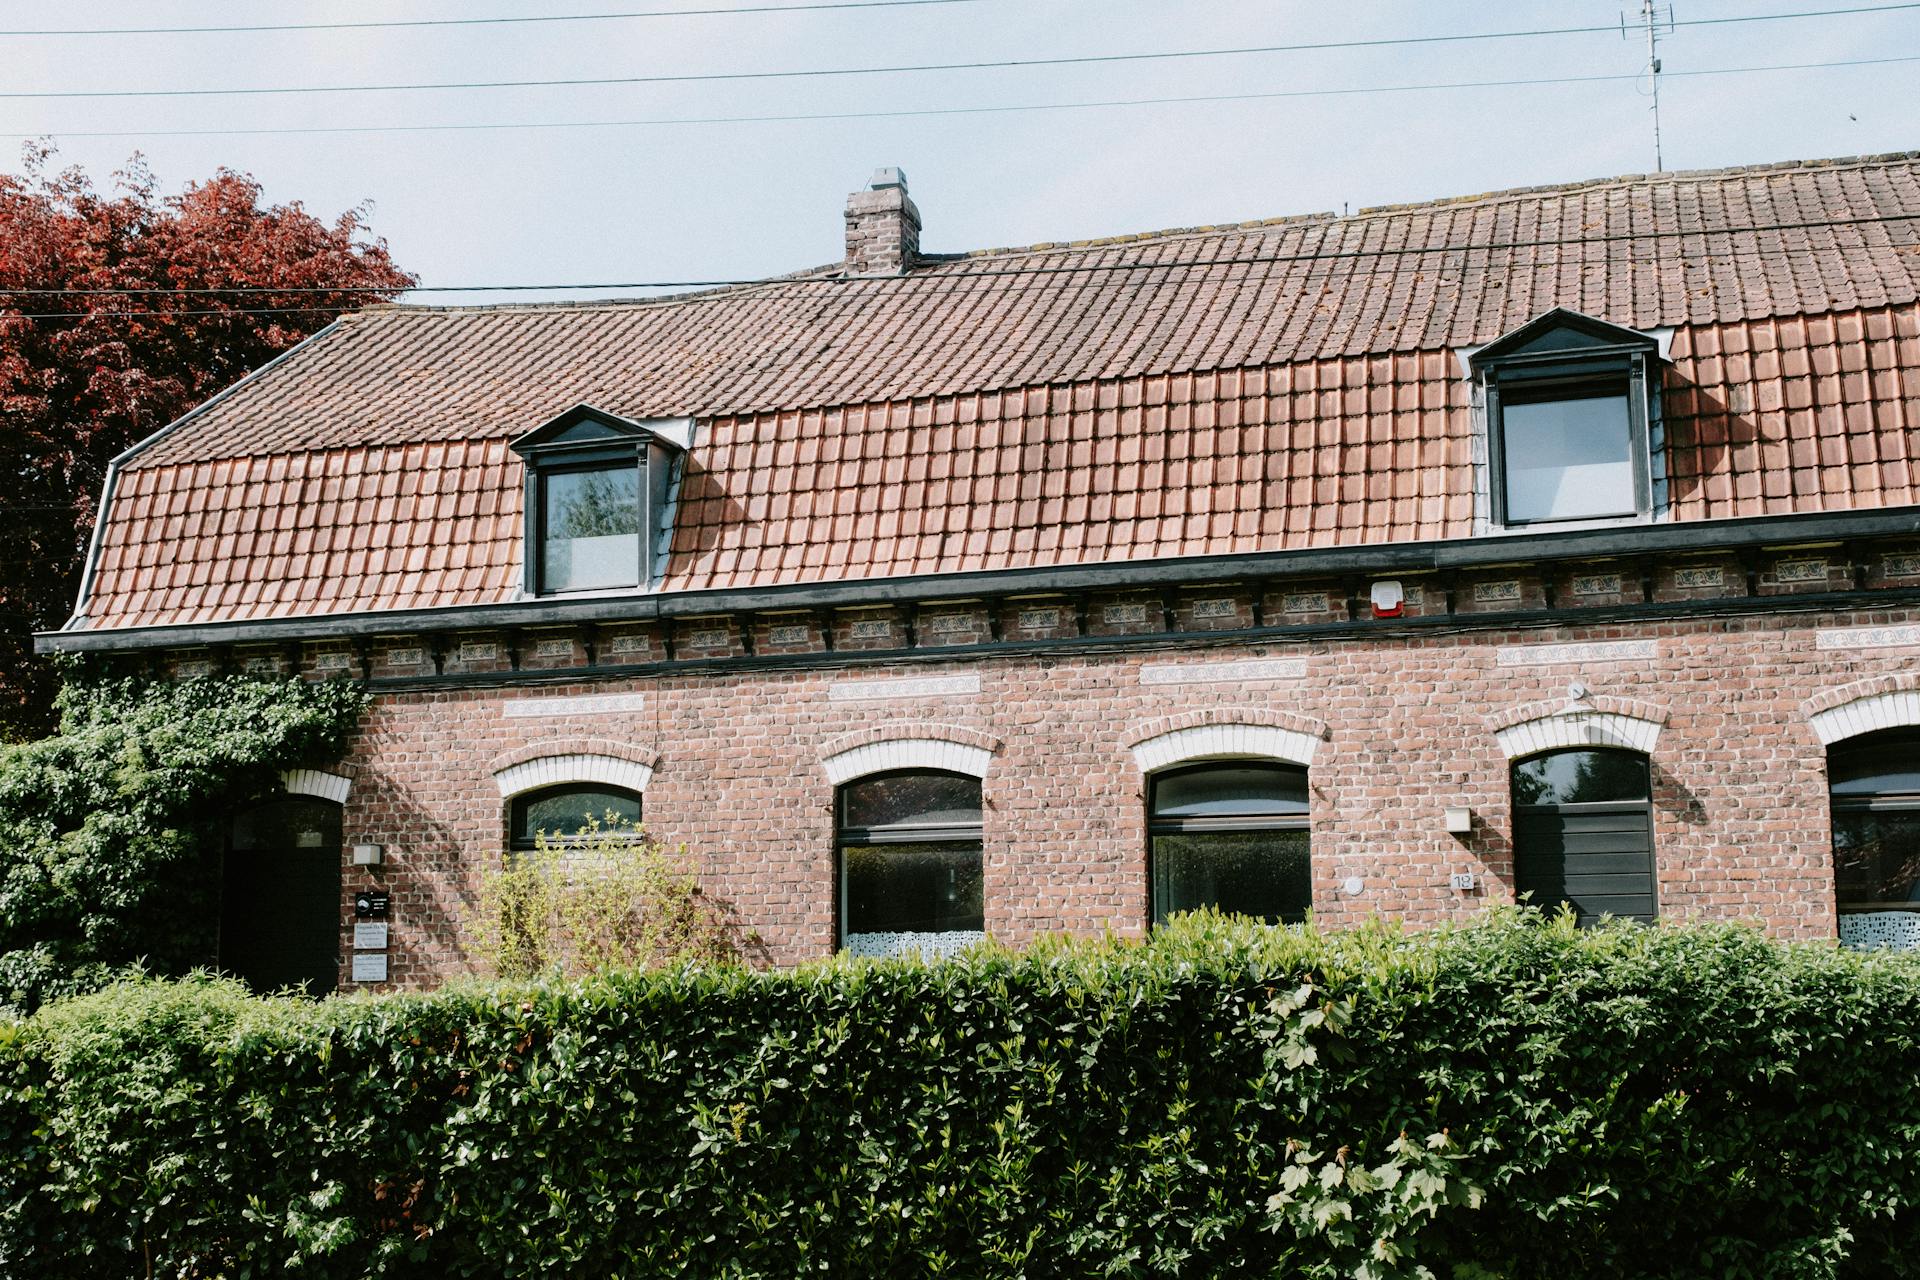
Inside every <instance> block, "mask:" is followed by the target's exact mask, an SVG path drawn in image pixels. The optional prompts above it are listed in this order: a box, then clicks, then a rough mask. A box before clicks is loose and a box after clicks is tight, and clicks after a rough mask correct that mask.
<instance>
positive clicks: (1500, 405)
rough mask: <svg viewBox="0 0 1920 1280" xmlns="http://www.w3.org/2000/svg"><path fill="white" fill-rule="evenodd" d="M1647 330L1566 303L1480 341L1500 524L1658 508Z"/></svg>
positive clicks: (1479, 369) (1652, 357)
mask: <svg viewBox="0 0 1920 1280" xmlns="http://www.w3.org/2000/svg"><path fill="white" fill-rule="evenodd" d="M1658 359H1659V346H1658V342H1657V340H1656V339H1655V338H1654V337H1653V336H1652V335H1650V334H1645V333H1640V332H1638V331H1637V330H1633V329H1625V328H1622V327H1620V326H1619V325H1615V324H1609V323H1607V322H1606V321H1604V320H1596V319H1594V318H1593V317H1591V316H1583V315H1581V314H1579V313H1578V312H1575V311H1567V310H1564V309H1561V310H1555V311H1550V312H1548V313H1547V314H1545V315H1543V316H1541V317H1540V318H1538V319H1537V320H1533V321H1531V322H1530V323H1528V324H1526V325H1524V326H1522V327H1521V328H1519V329H1516V330H1514V331H1513V332H1512V333H1510V334H1507V335H1506V336H1505V337H1503V338H1500V339H1498V340H1497V341H1495V342H1493V343H1491V344H1489V345H1488V346H1485V347H1482V348H1480V350H1479V351H1477V352H1475V353H1474V354H1473V357H1472V360H1471V365H1472V368H1473V372H1474V376H1475V377H1476V378H1477V379H1478V380H1479V382H1480V386H1481V389H1482V392H1483V399H1484V403H1485V405H1486V428H1487V463H1488V465H1487V476H1488V485H1487V497H1488V499H1489V508H1490V513H1491V516H1492V523H1493V524H1494V525H1496V526H1502V527H1512V526H1520V525H1546V524H1555V523H1563V522H1574V521H1608V520H1632V519H1639V518H1644V517H1646V516H1648V515H1649V514H1651V512H1652V510H1653V484H1652V468H1651V465H1650V457H1649V455H1650V436H1649V420H1650V416H1651V411H1650V406H1649V402H1648V386H1649V373H1648V368H1649V366H1650V365H1651V364H1652V363H1653V362H1655V361H1657V360H1658Z"/></svg>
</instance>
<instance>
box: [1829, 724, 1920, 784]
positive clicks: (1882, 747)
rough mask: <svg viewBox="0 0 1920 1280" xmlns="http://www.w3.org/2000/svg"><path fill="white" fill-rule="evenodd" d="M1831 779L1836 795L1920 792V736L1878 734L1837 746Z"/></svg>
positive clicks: (1900, 732) (1830, 767)
mask: <svg viewBox="0 0 1920 1280" xmlns="http://www.w3.org/2000/svg"><path fill="white" fill-rule="evenodd" d="M1827 777H1828V779H1829V782H1830V784H1831V786H1832V788H1833V794H1834V795H1836V796H1877V795H1889V794H1899V793H1902V792H1904V793H1908V794H1913V793H1920V736H1916V735H1914V734H1913V733H1910V732H1908V731H1906V730H1898V731H1895V732H1893V733H1876V734H1871V735H1869V736H1867V737H1864V738H1856V739H1853V740H1852V741H1850V742H1848V743H1847V744H1846V745H1845V746H1842V747H1835V748H1834V749H1833V751H1832V753H1831V754H1830V755H1829V756H1828V758H1827Z"/></svg>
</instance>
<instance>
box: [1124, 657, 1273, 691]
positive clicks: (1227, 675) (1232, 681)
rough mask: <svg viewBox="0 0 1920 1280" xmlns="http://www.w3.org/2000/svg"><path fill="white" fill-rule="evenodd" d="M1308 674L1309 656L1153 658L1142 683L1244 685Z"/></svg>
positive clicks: (1142, 672)
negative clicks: (1210, 658)
mask: <svg viewBox="0 0 1920 1280" xmlns="http://www.w3.org/2000/svg"><path fill="white" fill-rule="evenodd" d="M1306 674H1307V661H1306V659H1305V658H1232V659H1228V660H1226V661H1224V662H1221V661H1208V662H1201V661H1184V662H1149V663H1146V664H1144V665H1143V666H1141V668H1140V683H1141V684H1144V685H1167V684H1218V685H1234V686H1238V685H1242V684H1248V683H1258V682H1260V681H1265V680H1298V679H1300V678H1302V677H1303V676H1305V675H1306Z"/></svg>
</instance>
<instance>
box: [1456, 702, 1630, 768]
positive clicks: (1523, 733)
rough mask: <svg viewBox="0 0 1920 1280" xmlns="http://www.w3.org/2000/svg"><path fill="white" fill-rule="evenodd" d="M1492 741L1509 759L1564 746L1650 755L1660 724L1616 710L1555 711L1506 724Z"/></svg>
mask: <svg viewBox="0 0 1920 1280" xmlns="http://www.w3.org/2000/svg"><path fill="white" fill-rule="evenodd" d="M1494 740H1495V741H1496V742H1498V743H1499V744H1500V750H1501V751H1502V752H1504V753H1505V754H1506V757H1507V759H1509V760H1518V759H1520V758H1522V757H1523V756H1536V755H1539V754H1540V753H1541V752H1543V751H1559V750H1563V749H1565V748H1567V747H1624V748H1626V749H1628V750H1630V751H1639V752H1643V753H1645V754H1647V755H1652V754H1653V748H1654V744H1655V743H1657V742H1659V741H1660V722H1659V721H1657V720H1646V719H1642V718H1641V717H1639V716H1631V715H1624V714H1621V713H1620V712H1617V711H1585V710H1578V711H1556V712H1553V713H1552V714H1550V715H1544V716H1537V717H1535V718H1534V719H1532V720H1523V721H1521V722H1520V723H1519V724H1515V725H1509V726H1507V727H1506V728H1504V729H1502V730H1500V731H1499V732H1498V733H1496V734H1494Z"/></svg>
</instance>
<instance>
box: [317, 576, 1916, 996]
mask: <svg viewBox="0 0 1920 1280" xmlns="http://www.w3.org/2000/svg"><path fill="white" fill-rule="evenodd" d="M1915 617H1920V611H1915V613H1914V614H1911V615H1903V614H1901V613H1899V612H1890V611H1885V610H1882V611H1876V612H1871V613H1868V612H1861V613H1858V614H1852V615H1842V616H1834V615H1813V616H1809V615H1791V614H1788V615H1778V616H1755V617H1746V618H1729V619H1718V620H1714V619H1695V620H1685V621H1673V622H1667V623H1652V624H1644V623H1643V624H1634V625H1631V626H1625V625H1605V626H1602V625H1584V626H1575V625H1567V626H1559V627H1555V628H1551V629H1546V630H1535V631H1505V632H1481V633H1477V634H1458V635H1444V636H1443V635H1423V636H1414V637H1407V636H1399V637H1390V636H1383V637H1380V638H1367V639H1359V640H1340V641H1337V642H1315V643H1297V644H1273V643H1268V644H1257V645H1256V644H1245V643H1236V644H1231V645H1228V646H1225V647H1219V648H1200V647H1197V646H1196V645H1195V644H1194V643H1193V642H1192V641H1191V640H1189V641H1185V642H1176V641H1169V643H1168V644H1167V645H1166V646H1165V647H1161V648H1154V649H1135V650H1130V651H1128V652H1126V653H1118V652H1116V653H1111V654H1092V655H1088V654H1076V655H1072V656H1039V655H1035V654H999V655H993V656H990V657H979V658H972V659H968V660H959V659H956V660H952V661H944V662H942V661H934V662H914V663H910V664H908V663H895V664H890V665H880V664H873V663H869V664H866V665H853V666H847V667H840V668H825V669H808V670H791V671H767V670H755V671H725V670H709V671H704V672H689V673H684V674H682V673H675V674H673V675H671V676H667V677H660V678H650V679H629V680H621V681H614V682H605V681H600V682H592V683H582V684H579V685H575V686H561V687H554V686H547V687H541V688H493V689H486V690H477V691H460V692H425V691H423V692H389V693H383V694H382V695H381V696H380V697H379V699H378V702H377V705H376V707H375V709H374V711H373V712H372V713H371V715H370V716H369V718H368V719H367V721H366V723H365V726H364V729H363V731H362V732H361V734H360V735H359V738H358V740H357V742H356V745H355V746H354V748H353V750H352V753H351V755H350V757H349V760H348V761H347V762H346V764H345V765H344V766H343V770H344V771H348V772H351V773H353V775H354V783H353V789H352V792H351V794H350V796H349V798H348V801H347V810H346V838H347V841H348V843H349V844H351V843H354V842H361V841H371V842H377V843H380V844H383V845H385V846H386V849H387V857H388V865H387V867H386V868H385V869H384V870H383V871H382V872H381V873H380V875H379V876H377V877H376V876H373V875H370V874H369V873H367V872H366V871H364V870H361V869H355V868H349V869H348V876H347V878H348V882H349V890H351V889H352V888H356V887H364V886H367V885H369V884H373V883H384V884H385V885H386V886H387V887H389V888H391V889H392V891H393V895H394V919H393V930H392V947H393V950H392V965H393V976H394V979H395V981H396V982H397V983H399V984H402V985H407V984H420V983H424V982H430V981H432V980H434V979H436V978H439V977H442V976H446V975H449V974H452V973H455V972H458V971H461V970H462V969H463V968H464V967H465V963H466V962H465V960H464V957H463V952H462V949H461V944H460V937H461V932H462V921H463V917H464V913H466V912H467V911H469V910H470V909H471V905H472V897H473V892H474V886H475V883H476V875H477V872H478V871H479V869H480V868H481V867H483V866H485V865H487V864H488V863H489V862H490V861H491V860H493V859H497V858H498V857H499V856H500V849H501V847H502V845H503V843H504V820H505V819H504V808H505V806H504V804H503V802H502V800H501V799H500V797H499V794H498V791H497V788H496V786H495V783H494V781H493V778H492V769H491V765H492V764H493V763H496V762H498V761H499V759H500V758H501V757H502V756H503V755H505V754H506V753H509V752H513V751H517V750H520V749H522V748H524V747H526V746H527V744H529V743H532V742H536V741H539V740H543V739H552V740H555V741H556V742H558V743H559V744H561V745H560V747H559V748H558V749H560V750H569V749H577V748H578V747H579V744H580V743H581V742H582V741H584V740H586V739H601V740H611V741H615V742H621V743H630V744H632V745H633V746H635V747H638V748H642V749H644V750H649V751H655V752H657V753H658V756H657V762H656V769H655V772H654V773H653V775H652V779H651V784H650V785H649V787H648V789H647V791H646V796H645V805H646V816H647V822H648V825H649V826H650V828H651V829H652V831H653V832H654V833H655V834H656V835H658V836H659V837H661V838H663V839H666V840H668V841H672V842H685V843H686V844H687V845H688V846H689V848H690V849H691V850H692V851H693V852H694V853H695V854H696V855H697V856H698V858H699V859H700V863H701V866H702V868H703V872H704V876H705V880H706V883H707V885H708V887H709V889H710V891H711V892H713V893H714V894H716V895H718V896H719V897H721V898H723V899H725V900H727V901H729V902H731V903H732V904H733V906H734V907H735V909H736V910H737V911H738V913H739V917H740V919H741V921H742V923H743V924H745V925H747V926H750V927H752V928H755V929H757V930H758V931H759V932H760V933H761V934H762V935H764V937H765V939H766V941H767V942H768V944H769V946H770V948H771V953H772V955H773V957H774V959H775V960H777V961H779V962H782V963H787V962H794V961H799V960H803V959H807V958H809V957H814V956H822V955H826V954H828V953H829V952H830V951H831V950H832V948H833V946H834V913H833V909H834V866H833V838H832V837H833V815H832V801H833V788H832V786H831V784H830V783H829V781H828V779H827V776H826V772H825V770H824V769H823V767H822V764H821V755H822V750H823V747H825V746H826V745H827V744H829V743H831V742H832V741H833V740H834V739H837V738H841V737H843V736H844V735H846V734H848V733H849V732H850V731H853V730H858V729H861V728H863V727H866V726H872V725H884V724H893V723H900V724H909V723H915V722H921V723H929V722H930V723H936V724H940V725H950V726H959V727H962V728H965V729H971V730H975V731H978V732H979V733H982V734H985V735H990V736H991V738H994V739H998V740H999V741H1000V743H1001V744H1002V747H1001V749H1000V750H999V752H998V753H997V754H996V755H995V757H994V758H993V761H992V765H991V767H990V770H989V773H988V776H987V778H986V784H985V788H984V791H985V798H986V812H985V839H986V858H985V874H986V902H987V907H986V910H987V927H988V929H989V930H990V931H992V932H993V933H994V934H995V935H997V936H999V937H1001V938H1003V939H1005V940H1007V941H1009V942H1013V943H1020V942H1023V941H1025V940H1027V939H1030V938H1032V937H1033V936H1035V935H1036V934H1038V933H1043V932H1048V931H1054V930H1071V931H1076V932H1093V931H1098V930H1101V929H1104V928H1108V927H1111V928H1113V929H1114V930H1116V931H1118V932H1121V933H1137V932H1139V931H1141V930H1142V929H1143V928H1144V922H1145V920H1146V915H1147V878H1146V865H1145V861H1146V859H1145V848H1146V836H1145V822H1144V814H1143V798H1142V779H1141V776H1140V773H1139V770H1138V768H1137V767H1136V765H1135V762H1134V757H1133V755H1132V753H1131V751H1130V749H1129V746H1128V743H1129V742H1130V741H1132V740H1134V739H1136V738H1137V737H1138V736H1139V735H1138V732H1137V730H1138V729H1139V728H1140V727H1142V726H1144V725H1146V724H1147V722H1150V721H1152V720H1155V719H1157V718H1161V717H1166V716H1171V715H1177V714H1179V713H1182V712H1189V711H1196V710H1202V709H1207V708H1220V709H1233V708H1252V709H1260V710H1262V711H1266V712H1269V713H1271V712H1284V713H1288V714H1290V715H1291V716H1294V717H1308V718H1311V719H1313V720H1318V721H1321V722H1324V724H1325V726H1326V736H1325V738H1324V740H1323V741H1321V742H1319V744H1318V748H1317V756H1316V758H1315V760H1314V763H1313V767H1312V771H1311V786H1312V794H1313V814H1312V822H1313V862H1314V898H1315V908H1316V910H1317V912H1318V913H1319V915H1320V918H1321V919H1322V920H1323V921H1325V922H1327V923H1330V924H1335V925H1340V924H1347V923H1350V922H1352V921H1355V920H1358V919H1361V918H1363V917H1365V916H1367V915H1369V914H1371V913H1375V912H1379V913H1382V914H1386V915H1390V916H1395V917H1399V918H1403V919H1406V920H1408V921H1411V922H1415V923H1419V924H1427V923H1432V922H1436V921H1441V920H1446V919H1450V918H1457V917H1460V916H1463V915H1466V914H1470V913H1472V912H1473V911H1474V910H1476V909H1477V908H1478V907H1479V906H1480V905H1481V904H1482V903H1484V902H1487V901H1495V900H1503V899H1507V898H1510V897H1511V892H1512V891H1511V878H1510V877H1511V855H1510V848H1509V836H1508V833H1509V829H1510V827H1509V813H1508V799H1507V760H1506V758H1505V756H1504V755H1503V754H1502V752H1501V749H1500V747H1499V745H1498V744H1497V743H1496V741H1495V734H1494V728H1493V727H1492V726H1490V724H1489V721H1490V720H1497V719H1498V718H1499V717H1501V716H1503V715H1507V716H1510V715H1511V713H1512V712H1513V710H1514V709H1515V708H1518V707H1520V706H1522V705H1524V704H1528V703H1538V702H1547V703H1550V704H1553V705H1555V706H1557V705H1560V704H1562V703H1564V702H1565V700H1566V698H1567V688H1568V685H1569V683H1570V682H1572V681H1573V680H1575V679H1576V678H1577V679H1580V680H1583V681H1585V682H1586V683H1587V684H1588V685H1589V686H1590V687H1591V689H1592V692H1593V695H1594V696H1595V697H1596V698H1598V699H1600V700H1601V701H1602V702H1605V701H1606V700H1607V699H1617V698H1627V699H1633V700H1636V701H1638V702H1640V703H1645V704H1652V705H1654V706H1656V707H1662V708H1665V709H1667V711H1668V712H1669V719H1668V722H1667V724H1666V726H1665V729H1664V731H1663V732H1662V734H1661V736H1660V738H1659V742H1658V745H1657V747H1656V749H1655V750H1654V752H1653V754H1652V769H1653V778H1654V814H1655V817H1654V824H1655V847H1656V857H1657V862H1658V868H1659V894H1660V902H1659V911H1660V914H1661V915H1662V916H1663V917H1665V918H1668V919H1675V918H1684V917H1689V916H1712V917H1723V918H1741V919H1757V920H1760V921H1763V922H1764V923H1765V924H1766V926H1767V927H1768V928H1769V929H1770V930H1771V931H1773V932H1774V933H1775V934H1777V935H1780V936H1782V937H1789V938H1825V937H1831V936H1833V933H1834V930H1835V920H1834V909H1833V891H1832V877H1831V873H1830V870H1829V847H1828V827H1827V803H1826V792H1825V779H1824V749H1823V748H1822V747H1821V746H1820V744H1819V742H1818V740H1817V739H1816V738H1815V736H1814V734H1813V732H1812V731H1811V729H1810V728H1809V727H1808V724H1807V722H1806V720H1805V717H1804V715H1803V714H1802V711H1801V709H1800V708H1801V703H1803V702H1804V701H1805V700H1807V699H1809V698H1812V697H1815V696H1817V695H1819V694H1820V693H1822V692H1823V691H1826V690H1830V689H1832V688H1835V687H1837V686H1840V685H1844V684H1847V683H1849V682H1851V681H1854V680H1858V679H1861V678H1863V677H1865V676H1871V675H1875V674H1880V673H1886V672H1893V671H1898V670H1901V669H1903V668H1905V667H1907V666H1909V665H1911V662H1912V651H1911V650H1903V649H1830V650H1816V648H1815V639H1814V633H1815V631H1816V629H1817V628H1821V627H1832V626H1836V625H1864V624H1869V623H1872V624H1880V623H1887V622H1902V621H1912V620H1914V618H1915ZM1624 638H1652V639H1654V640H1656V641H1657V644H1658V655H1657V657H1655V658H1653V659H1651V660H1644V659H1642V660H1633V661H1605V662H1588V663H1584V664H1576V665H1567V664H1558V665H1539V666H1501V665H1498V663H1497V658H1496V652H1497V650H1498V648H1499V647H1500V646H1503V645H1538V644H1546V643H1574V642H1587V641H1596V640H1616V639H1624ZM1260 655H1265V656H1270V657H1284V658H1301V659H1304V660H1305V662H1306V675H1305V677H1304V678H1301V679H1285V680H1275V681H1264V682H1246V681H1240V680H1236V681H1233V682H1229V683H1219V684H1206V683H1193V684H1143V683H1142V681H1141V677H1140V668H1141V666H1142V664H1144V663H1165V662H1168V661H1180V662H1204V661H1219V660H1223V659H1230V658H1246V657H1253V656H1260ZM842 658H844V659H846V660H847V661H850V662H858V659H857V658H851V657H850V656H848V655H842ZM952 675H977V676H978V678H979V686H980V688H979V692H978V693H977V694H961V695H945V696H939V697H929V698H908V699H900V700H896V701H834V700H830V699H829V696H828V690H829V688H830V686H832V685H833V684H835V683H836V682H842V681H848V680H861V679H874V678H877V677H899V678H919V677H935V676H952ZM634 691H638V692H642V693H644V694H645V695H646V705H645V708H644V710H643V711H641V712H638V713H634V712H630V711H628V712H620V713H615V714H590V715H577V716H572V717H567V718H554V717H548V718H508V717H506V716H504V715H503V712H502V704H503V703H506V702H508V701H510V700H515V699H521V698H528V697H539V698H555V697H565V696H569V695H584V694H605V693H616V692H634ZM522 754H523V755H524V752H522ZM1459 804H1465V805H1468V806H1470V807H1471V808H1472V810H1473V812H1474V817H1475V824H1474V831H1473V834H1472V835H1470V836H1468V837H1465V838H1460V837H1455V836H1450V835H1448V834H1446V832H1445V831H1444V829H1443V822H1442V809H1443V808H1444V807H1445V806H1448V805H1459ZM1455 871H1472V872H1474V873H1476V874H1477V875H1478V876H1479V877H1481V881H1482V886H1483V887H1482V888H1481V889H1480V890H1478V891H1475V892H1460V891H1455V890H1453V889H1450V888H1449V887H1448V874H1449V873H1450V872H1455ZM1349 876H1358V877H1360V878H1361V879H1362V880H1363V881H1364V889H1363V890H1362V892H1361V893H1359V894H1358V895H1356V896H1351V897H1349V896H1347V895H1345V894H1343V893H1342V892H1341V889H1340V884H1341V881H1343V880H1344V879H1345V878H1347V877H1349ZM342 977H343V981H344V978H345V970H344V968H343V972H342Z"/></svg>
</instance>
